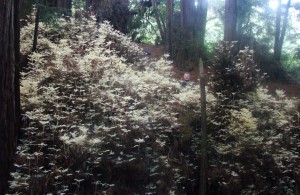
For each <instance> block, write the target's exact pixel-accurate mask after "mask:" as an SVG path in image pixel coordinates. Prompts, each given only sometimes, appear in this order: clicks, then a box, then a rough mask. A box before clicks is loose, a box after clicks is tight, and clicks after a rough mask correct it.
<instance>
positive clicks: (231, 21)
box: [224, 0, 237, 41]
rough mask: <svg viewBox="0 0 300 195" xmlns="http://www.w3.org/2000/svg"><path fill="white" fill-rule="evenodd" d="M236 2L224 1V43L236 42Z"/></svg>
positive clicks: (235, 0)
mask: <svg viewBox="0 0 300 195" xmlns="http://www.w3.org/2000/svg"><path fill="white" fill-rule="evenodd" d="M236 23H237V0H225V20H224V41H236V38H237V37H236Z"/></svg>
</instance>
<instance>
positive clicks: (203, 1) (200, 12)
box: [196, 0, 208, 57]
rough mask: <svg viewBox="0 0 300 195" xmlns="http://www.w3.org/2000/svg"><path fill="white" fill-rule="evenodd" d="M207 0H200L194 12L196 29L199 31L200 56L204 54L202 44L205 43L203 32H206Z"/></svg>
mask: <svg viewBox="0 0 300 195" xmlns="http://www.w3.org/2000/svg"><path fill="white" fill-rule="evenodd" d="M207 8H208V3H207V0H200V3H199V5H198V7H197V12H196V13H197V14H196V16H197V17H196V18H197V20H196V24H197V29H196V30H197V31H198V33H199V47H200V56H201V57H203V55H204V45H205V34H206V20H207Z"/></svg>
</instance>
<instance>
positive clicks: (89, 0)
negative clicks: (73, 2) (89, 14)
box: [85, 0, 93, 10]
mask: <svg viewBox="0 0 300 195" xmlns="http://www.w3.org/2000/svg"><path fill="white" fill-rule="evenodd" d="M92 5H93V0H86V1H85V9H86V10H89V9H90V8H91V7H92Z"/></svg>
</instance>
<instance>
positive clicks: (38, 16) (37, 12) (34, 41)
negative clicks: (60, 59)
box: [31, 5, 40, 52]
mask: <svg viewBox="0 0 300 195" xmlns="http://www.w3.org/2000/svg"><path fill="white" fill-rule="evenodd" d="M39 22H40V8H39V5H38V6H37V10H36V13H35V25H34V33H33V43H32V50H31V51H32V52H36V49H37V40H38V32H39Z"/></svg>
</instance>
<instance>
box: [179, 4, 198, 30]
mask: <svg viewBox="0 0 300 195" xmlns="http://www.w3.org/2000/svg"><path fill="white" fill-rule="evenodd" d="M180 5H181V8H180V10H181V17H182V18H181V21H182V26H181V27H182V29H186V30H187V31H192V34H194V31H195V19H196V14H195V13H196V6H195V1H193V0H181V4H180Z"/></svg>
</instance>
